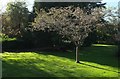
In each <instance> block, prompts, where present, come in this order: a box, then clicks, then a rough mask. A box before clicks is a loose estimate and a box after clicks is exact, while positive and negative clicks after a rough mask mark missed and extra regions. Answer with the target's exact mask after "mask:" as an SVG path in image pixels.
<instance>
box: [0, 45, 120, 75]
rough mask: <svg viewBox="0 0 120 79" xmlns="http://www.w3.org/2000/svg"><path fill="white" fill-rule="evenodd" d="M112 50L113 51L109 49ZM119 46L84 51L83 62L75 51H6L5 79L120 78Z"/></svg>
mask: <svg viewBox="0 0 120 79" xmlns="http://www.w3.org/2000/svg"><path fill="white" fill-rule="evenodd" d="M110 49H112V50H110ZM115 49H116V47H115V46H113V47H111V48H106V47H103V48H97V47H89V48H86V49H85V50H81V52H80V53H82V55H80V60H81V63H80V64H78V63H75V53H74V52H37V53H36V52H20V53H15V52H4V53H3V54H2V60H3V76H4V77H10V76H14V77H118V67H117V65H118V61H117V59H116V58H115V57H114V56H113V54H114V51H115Z"/></svg>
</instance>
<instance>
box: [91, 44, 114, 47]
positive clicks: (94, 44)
mask: <svg viewBox="0 0 120 79" xmlns="http://www.w3.org/2000/svg"><path fill="white" fill-rule="evenodd" d="M92 46H106V47H108V46H115V45H106V44H92Z"/></svg>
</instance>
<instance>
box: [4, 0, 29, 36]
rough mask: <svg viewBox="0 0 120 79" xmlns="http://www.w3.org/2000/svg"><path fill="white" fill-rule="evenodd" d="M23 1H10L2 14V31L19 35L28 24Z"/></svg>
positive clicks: (27, 13)
mask: <svg viewBox="0 0 120 79" xmlns="http://www.w3.org/2000/svg"><path fill="white" fill-rule="evenodd" d="M26 7H27V6H26V3H25V2H10V3H8V4H7V9H6V12H5V13H4V14H3V21H2V27H3V33H4V34H8V35H15V36H21V35H22V33H23V32H24V31H25V27H27V26H28V16H29V11H28V9H27V8H26Z"/></svg>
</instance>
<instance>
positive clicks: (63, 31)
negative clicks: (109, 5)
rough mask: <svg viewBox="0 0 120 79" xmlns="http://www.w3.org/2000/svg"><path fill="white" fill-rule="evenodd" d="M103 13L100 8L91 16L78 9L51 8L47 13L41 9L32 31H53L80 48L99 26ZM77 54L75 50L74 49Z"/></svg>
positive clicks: (94, 10) (92, 12)
mask: <svg viewBox="0 0 120 79" xmlns="http://www.w3.org/2000/svg"><path fill="white" fill-rule="evenodd" d="M102 17H103V12H102V9H101V8H95V9H93V10H92V11H91V14H88V13H87V12H84V11H83V10H82V9H81V8H79V7H71V6H69V7H61V8H51V9H49V12H46V11H45V10H43V9H41V11H40V12H39V13H38V16H37V17H36V18H35V21H34V23H33V26H34V27H33V29H35V30H43V31H55V32H57V33H58V34H59V35H62V36H63V38H64V37H66V38H67V39H68V40H69V41H71V42H73V43H74V44H75V45H76V47H77V48H78V46H81V45H82V44H83V42H84V40H85V38H86V37H87V36H88V34H89V33H90V32H91V31H93V30H94V29H95V28H96V26H100V25H102V24H101V18H102ZM76 52H77V49H76Z"/></svg>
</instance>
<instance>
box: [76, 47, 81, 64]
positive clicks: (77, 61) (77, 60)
mask: <svg viewBox="0 0 120 79" xmlns="http://www.w3.org/2000/svg"><path fill="white" fill-rule="evenodd" d="M76 63H80V62H79V59H78V46H76Z"/></svg>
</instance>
